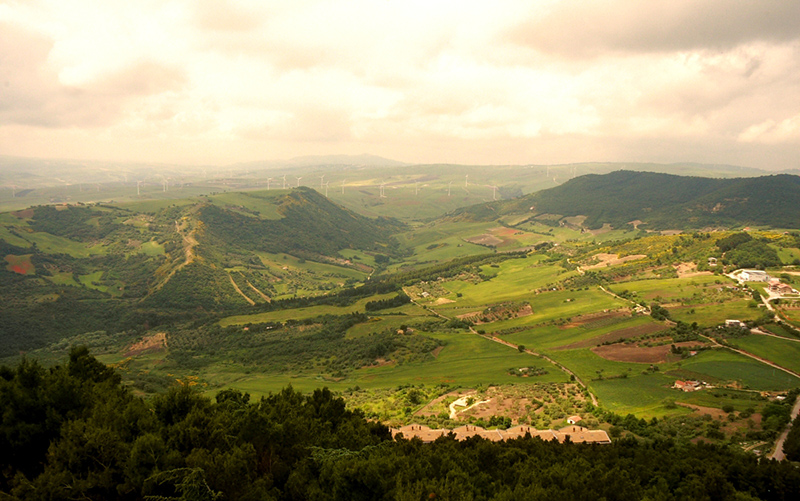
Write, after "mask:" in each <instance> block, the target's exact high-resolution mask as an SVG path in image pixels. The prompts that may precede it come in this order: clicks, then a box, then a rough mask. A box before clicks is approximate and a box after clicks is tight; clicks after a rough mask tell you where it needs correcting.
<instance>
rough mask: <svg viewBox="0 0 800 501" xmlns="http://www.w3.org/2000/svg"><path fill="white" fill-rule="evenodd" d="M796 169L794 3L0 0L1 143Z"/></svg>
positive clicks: (799, 67)
mask: <svg viewBox="0 0 800 501" xmlns="http://www.w3.org/2000/svg"><path fill="white" fill-rule="evenodd" d="M340 153H345V154H360V153H371V154H375V155H381V156H385V157H390V158H394V159H398V160H403V161H407V162H457V163H482V164H485V163H498V164H499V163H561V162H583V161H652V162H682V161H697V162H706V163H729V164H736V165H745V166H751V167H759V168H764V169H778V168H790V167H791V168H797V167H800V1H798V0H702V1H701V0H642V1H631V0H604V1H591V0H564V1H546V0H542V1H527V2H526V1H512V0H509V1H503V0H500V1H493V2H487V1H478V2H471V1H465V0H459V1H453V2H449V1H433V2H432V1H411V0H402V1H400V0H364V1H343V0H338V1H310V0H309V1H305V0H292V1H275V2H268V1H262V0H256V1H216V0H175V1H160V0H136V1H131V0H125V1H116V0H93V1H81V0H52V1H50V0H42V1H38V0H19V1H13V0H10V1H9V0H0V154H6V155H19V156H32V157H52V158H75V159H98V160H119V161H128V160H130V161H153V162H169V163H181V164H193V163H203V164H229V163H234V162H240V161H251V160H266V159H281V158H289V157H293V156H299V155H316V154H340Z"/></svg>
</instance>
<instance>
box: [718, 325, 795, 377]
mask: <svg viewBox="0 0 800 501" xmlns="http://www.w3.org/2000/svg"><path fill="white" fill-rule="evenodd" d="M730 343H731V344H732V345H735V346H736V347H737V348H740V349H742V350H744V351H746V352H748V353H752V354H753V355H756V356H758V357H761V358H764V359H767V360H769V361H771V362H774V363H776V364H777V365H780V366H781V367H786V368H787V369H789V370H792V371H794V372H800V342H798V341H792V340H789V339H778V338H775V337H772V336H763V335H758V334H752V335H750V336H746V337H742V338H737V339H732V340H730Z"/></svg>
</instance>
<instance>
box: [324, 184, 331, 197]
mask: <svg viewBox="0 0 800 501" xmlns="http://www.w3.org/2000/svg"><path fill="white" fill-rule="evenodd" d="M329 184H330V183H325V197H326V198H327V197H328V185H329Z"/></svg>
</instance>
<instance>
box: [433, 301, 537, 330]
mask: <svg viewBox="0 0 800 501" xmlns="http://www.w3.org/2000/svg"><path fill="white" fill-rule="evenodd" d="M447 301H448V302H450V303H452V302H453V301H450V300H447ZM484 311H485V310H484ZM484 311H471V312H469V313H464V314H462V315H458V316H457V317H456V318H459V319H461V320H464V319H470V320H471V321H472V322H474V323H475V325H482V324H488V323H491V322H494V321H496V320H503V319H508V318H518V317H527V316H529V315H533V308H531V305H529V304H526V305H525V306H522V307H521V308H519V309H514V308H499V307H495V308H493V309H492V311H491V312H488V313H485V312H484ZM481 317H482V318H484V319H485V320H481Z"/></svg>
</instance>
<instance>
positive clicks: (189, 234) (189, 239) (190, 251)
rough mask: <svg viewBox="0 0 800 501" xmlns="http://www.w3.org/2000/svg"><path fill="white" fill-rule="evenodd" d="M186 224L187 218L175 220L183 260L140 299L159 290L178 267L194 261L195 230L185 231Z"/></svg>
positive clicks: (196, 243) (180, 267)
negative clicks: (181, 242)
mask: <svg viewBox="0 0 800 501" xmlns="http://www.w3.org/2000/svg"><path fill="white" fill-rule="evenodd" d="M187 226H188V220H184V222H183V223H181V222H180V221H177V220H176V221H175V232H176V233H177V234H178V235H180V236H181V239H182V240H183V254H184V261H183V262H182V263H180V264H178V265H177V266H175V267H174V268H173V269H172V270H170V272H169V273H168V274H167V276H165V277H164V279H163V280H161V282H159V283H158V284H156V285H155V287H153V290H151V291H150V293H149V294H147V295H146V296H145V297H144V298H142V301H144V300H145V299H147V298H148V297H150V296H151V295H152V294H153V293H155V292H157V291H159V290H161V288H162V287H164V285H166V283H167V282H169V281H170V280H171V279H172V277H174V276H175V273H177V272H178V271H179V270H180V269H182V268H183V267H184V266H187V265H190V264H192V262H194V259H195V252H194V248H195V247H197V245H198V242H197V239H196V238H195V233H196V231H197V230H196V229H195V228H192V229H191V230H189V231H187V230H186V228H187ZM162 266H163V265H162Z"/></svg>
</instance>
